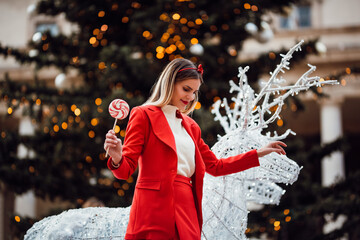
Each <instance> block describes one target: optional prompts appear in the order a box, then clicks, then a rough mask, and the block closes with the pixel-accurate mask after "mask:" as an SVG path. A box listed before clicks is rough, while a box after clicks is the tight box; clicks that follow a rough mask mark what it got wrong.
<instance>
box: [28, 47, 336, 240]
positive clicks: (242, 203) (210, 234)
mask: <svg viewBox="0 0 360 240" xmlns="http://www.w3.org/2000/svg"><path fill="white" fill-rule="evenodd" d="M302 43H303V41H301V42H299V43H298V44H296V45H295V46H294V47H292V48H291V49H290V50H289V52H288V53H287V54H286V55H281V56H282V60H281V63H280V64H279V65H278V66H277V68H276V69H275V71H274V72H273V73H270V75H271V77H270V79H269V81H268V82H267V83H266V84H265V85H264V86H263V87H262V89H261V91H260V93H259V94H255V93H254V90H253V89H252V88H251V87H250V85H249V84H248V82H247V78H246V75H245V73H246V71H247V70H248V67H246V68H244V69H243V68H241V67H240V68H239V75H238V77H239V85H236V84H235V83H234V82H233V81H230V86H231V88H230V93H232V92H237V96H236V98H232V101H233V102H234V107H233V108H230V107H229V105H228V103H227V100H226V99H224V100H223V102H222V103H221V101H217V102H216V103H215V104H214V107H213V110H212V113H213V114H215V116H216V117H215V120H218V121H220V124H221V125H222V127H223V128H224V130H225V135H224V136H222V137H219V139H218V141H217V143H216V144H215V145H214V146H213V147H212V151H213V152H214V153H215V154H216V155H217V157H219V158H222V157H229V156H234V155H237V154H240V153H243V152H246V151H249V150H251V149H258V148H260V147H262V146H264V145H266V144H268V143H269V142H270V141H274V140H281V139H285V138H286V137H287V136H288V135H289V134H290V133H291V134H295V133H294V132H292V131H291V130H287V131H286V132H285V133H284V134H283V135H281V136H278V134H277V133H276V132H274V136H270V133H269V132H268V133H267V134H266V135H263V134H262V133H261V132H262V131H263V130H264V129H266V128H267V127H268V124H270V123H271V122H273V121H274V120H275V119H277V118H279V114H280V111H281V109H282V106H283V104H284V99H285V98H287V97H288V96H290V95H293V94H298V92H299V91H301V90H308V89H309V88H310V87H312V86H318V87H319V86H321V85H322V84H336V83H337V81H335V80H331V81H320V78H319V77H309V75H310V74H311V73H312V72H314V71H315V69H316V67H314V66H311V65H309V67H310V69H309V70H308V71H307V72H306V73H305V74H303V75H302V76H301V77H300V78H299V79H298V81H297V82H296V83H295V84H294V85H291V86H281V84H283V83H284V82H285V79H283V78H278V74H279V73H280V72H284V69H289V64H290V62H289V60H290V59H291V58H292V54H293V53H294V52H295V51H298V50H301V48H300V46H301V44H302ZM284 91H285V93H283V92H284ZM280 93H283V94H280ZM271 96H273V100H271V101H272V102H269V101H270V99H271ZM261 99H263V101H262V103H261V106H260V100H261ZM275 106H276V111H275V112H274V113H273V114H272V116H270V117H269V118H268V119H266V117H265V114H267V113H269V114H271V112H270V108H272V107H275ZM221 107H224V108H225V112H226V115H225V116H222V115H221V114H220V108H221ZM299 172H300V167H299V166H298V165H297V164H296V163H295V162H294V161H292V160H291V159H289V158H288V157H286V156H284V155H279V154H276V153H271V154H269V155H266V156H265V157H262V158H261V159H260V166H259V167H256V168H252V169H249V170H246V171H244V172H240V173H235V174H231V175H227V176H224V177H212V176H210V175H208V174H206V175H205V180H204V198H203V214H204V216H203V217H204V225H203V230H202V238H203V239H208V240H210V239H211V240H217V239H246V236H245V230H246V228H247V214H248V210H247V208H246V202H247V201H253V202H256V203H260V204H278V203H279V201H280V198H281V196H282V195H283V194H284V192H285V191H284V190H283V189H282V188H280V187H279V186H278V185H276V183H285V184H292V183H293V182H295V181H296V180H297V177H298V174H299ZM129 209H130V207H127V208H86V209H73V210H68V211H65V212H63V213H61V214H59V215H56V216H51V217H47V218H45V219H43V220H41V221H39V222H37V223H35V224H34V226H33V227H32V228H30V229H29V230H28V232H27V234H26V236H25V240H30V239H31V240H34V239H35V240H36V239H124V236H125V231H126V226H127V223H128V218H129Z"/></svg>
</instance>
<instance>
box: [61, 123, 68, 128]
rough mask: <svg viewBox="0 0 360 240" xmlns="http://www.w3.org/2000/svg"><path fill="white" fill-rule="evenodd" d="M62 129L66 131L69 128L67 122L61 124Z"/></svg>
mask: <svg viewBox="0 0 360 240" xmlns="http://www.w3.org/2000/svg"><path fill="white" fill-rule="evenodd" d="M61 127H62V129H64V130H66V129H67V128H68V124H67V123H66V122H63V123H62V124H61Z"/></svg>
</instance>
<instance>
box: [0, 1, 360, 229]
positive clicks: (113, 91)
mask: <svg viewBox="0 0 360 240" xmlns="http://www.w3.org/2000/svg"><path fill="white" fill-rule="evenodd" d="M297 2H300V1H297V0H293V1H288V0H277V1H273V0H265V1H264V0H263V1H251V2H250V1H249V2H244V1H239V0H234V1H216V2H215V1H213V2H209V1H186V0H184V1H180V0H178V1H156V3H154V2H153V1H115V0H106V1H85V2H84V1H80V0H67V1H51V0H42V1H39V2H38V4H37V6H36V12H35V13H33V14H40V15H42V14H45V15H49V16H58V15H61V14H63V15H65V17H66V19H67V21H69V22H71V23H73V24H74V26H77V27H76V28H75V29H74V31H73V32H72V33H71V34H67V35H65V34H62V33H59V34H52V33H51V31H43V32H37V33H35V34H34V36H33V38H32V40H31V41H30V42H29V45H28V48H27V49H26V50H19V49H13V48H11V46H3V45H0V53H1V54H2V55H3V56H4V57H8V56H12V57H14V58H15V59H16V60H17V61H18V62H20V63H21V64H29V65H30V64H31V66H34V68H35V76H34V79H33V81H32V82H25V81H12V79H10V78H9V77H7V76H5V78H4V79H1V82H0V84H1V91H0V97H1V101H4V102H6V104H7V105H8V115H7V116H6V117H7V118H8V119H11V118H12V115H13V113H14V112H15V111H17V110H21V111H22V113H23V115H24V116H28V118H29V119H30V121H31V123H32V124H33V125H34V126H35V132H34V134H32V135H29V136H28V135H25V136H24V135H19V134H18V133H17V132H14V131H9V130H7V129H3V128H1V137H2V139H1V144H0V149H1V152H0V163H1V164H0V180H1V181H2V182H3V183H4V184H5V186H6V188H7V189H11V191H13V192H14V193H16V194H22V193H25V192H27V191H28V190H33V191H34V193H35V195H36V196H38V197H41V198H46V197H49V198H51V199H54V198H56V197H60V198H61V199H63V200H67V201H71V202H73V203H74V205H75V206H81V205H82V204H83V203H84V202H85V201H86V200H87V199H88V198H90V197H93V196H95V197H97V198H98V199H100V200H101V201H102V202H104V203H105V205H106V206H128V205H130V204H131V199H132V192H133V188H134V184H135V182H136V173H135V174H134V175H133V176H132V177H131V178H130V179H128V180H127V181H120V180H116V179H113V177H112V176H111V173H110V174H109V171H108V170H107V168H106V158H105V152H104V150H103V141H104V136H105V133H106V132H107V131H108V129H111V128H112V124H113V119H112V118H111V117H110V115H109V114H108V111H107V107H108V105H109V103H110V102H111V101H112V100H113V99H114V98H122V99H124V100H126V101H127V102H128V103H129V105H130V107H134V106H136V105H139V104H141V103H143V102H144V100H145V99H146V98H147V97H148V94H149V91H150V89H151V86H152V85H153V83H154V81H155V80H156V78H157V76H158V74H159V73H160V72H161V70H162V69H163V67H164V66H165V65H166V64H167V63H168V62H169V61H170V60H172V59H174V58H177V57H184V58H188V59H191V60H192V61H193V62H195V63H196V64H200V63H201V64H202V65H203V66H204V69H205V73H204V78H205V79H206V84H205V85H204V86H202V88H201V92H202V93H201V96H200V100H199V103H198V105H197V107H196V109H197V110H196V111H195V113H194V116H193V117H194V118H195V119H196V120H197V121H198V122H199V124H200V125H201V127H202V129H203V131H204V133H203V138H204V140H205V141H206V142H207V143H208V144H209V145H212V144H213V143H214V142H215V141H216V135H217V134H218V133H219V131H221V128H220V126H219V125H218V124H217V123H215V122H214V121H212V118H213V117H212V116H211V114H210V111H209V108H210V106H211V105H212V104H213V102H214V101H216V100H217V99H219V98H223V97H225V96H227V94H228V81H229V80H230V79H233V80H234V81H237V77H236V76H237V68H238V66H239V65H240V64H241V65H249V66H250V71H249V72H248V78H249V81H250V82H251V81H252V82H253V83H255V82H256V81H257V79H258V78H259V76H260V75H261V74H262V73H267V72H268V71H269V69H274V66H275V65H276V64H277V63H278V60H279V59H278V58H276V57H272V56H279V54H277V53H275V54H274V55H271V56H270V55H269V54H264V55H262V56H260V57H259V58H258V59H257V60H256V61H253V62H247V63H239V61H238V60H237V59H238V55H239V54H240V52H241V49H242V44H243V42H244V41H245V40H246V39H248V38H250V37H252V34H251V32H250V31H249V30H248V29H247V27H249V25H248V24H249V23H252V24H254V25H255V26H257V27H258V29H259V31H260V32H261V31H265V29H263V25H264V24H262V17H263V16H264V15H265V14H267V13H269V12H275V13H284V9H285V7H287V6H289V5H290V4H291V3H297ZM294 42H295V41H294ZM315 43H316V40H314V41H309V42H307V43H305V44H304V45H303V48H304V49H305V51H303V52H301V53H299V54H297V55H295V56H294V61H296V60H301V59H303V58H304V57H305V56H306V55H307V54H309V53H311V54H313V53H316V48H315ZM294 61H293V62H294ZM49 67H55V68H57V69H59V71H60V73H59V74H58V75H57V77H56V80H55V86H54V85H53V84H49V83H48V82H46V81H44V79H41V77H40V74H38V73H39V72H40V71H41V70H42V69H47V68H49ZM74 76H75V77H74ZM315 92H316V91H315ZM295 99H296V98H295ZM294 101H296V100H294ZM297 102H298V101H297ZM125 127H126V120H124V121H121V122H120V123H119V124H118V127H117V128H116V132H117V133H119V134H120V136H121V137H122V138H123V137H124V136H125V131H124V129H125ZM19 144H22V145H23V146H25V147H26V148H27V149H29V150H31V151H29V154H27V155H26V156H23V157H19V156H18V155H17V154H16V152H17V146H18V145H19ZM336 146H338V145H336ZM297 150H298V149H296V148H295V147H294V153H295V152H296V151H297ZM328 152H329V151H328ZM32 153H34V154H32ZM290 153H291V151H290ZM321 155H324V152H323V151H320V154H319V153H318V155H316V157H320V156H321ZM293 159H297V157H293ZM302 159H307V161H308V159H309V158H307V157H306V156H304V157H303V158H302ZM316 159H318V160H320V158H316ZM304 161H305V160H304ZM307 164H308V163H301V162H300V163H299V165H307ZM356 176H357V175H354V177H355V178H356ZM356 179H358V178H356ZM305 180H306V179H305ZM305 180H303V181H304V183H303V184H310V183H309V182H306V181H305ZM308 181H311V180H310V177H309V179H308ZM298 182H301V180H299V181H298ZM306 186H308V185H306ZM352 186H353V184H352ZM354 187H355V186H354ZM339 189H340V190H342V188H341V187H339ZM300 190H302V189H301V188H300ZM340 190H339V191H340ZM355 190H356V189H355ZM316 192H317V190H315V192H314V193H313V194H314V195H311V196H312V197H313V198H315V196H317V195H316ZM357 192H359V191H358V189H357ZM309 194H310V192H309ZM339 194H340V193H339ZM330 196H331V195H330V194H329V190H326V189H325V190H324V198H325V197H328V198H330ZM288 198H289V199H291V198H295V197H294V196H288ZM318 200H319V199H318ZM329 201H330V200H329ZM284 202H285V203H287V202H291V201H290V200H286V199H285V201H284ZM285 203H284V204H285ZM316 203H317V202H315V201H313V202H310V203H309V204H314V206H317V205H315V204H316ZM351 203H352V202H351ZM291 204H296V202H291ZM281 206H282V205H281ZM281 206H279V207H278V208H281ZM284 206H287V205H286V204H285V205H284ZM289 206H290V205H289ZM292 206H294V207H295V205H292ZM296 207H299V208H301V207H302V206H301V205H299V206H296ZM289 208H290V207H289ZM275 210H276V208H275ZM275 210H272V211H275ZM317 210H318V211H319V215H317V216H321V215H320V214H323V213H324V212H322V211H321V209H317ZM265 213H267V215H266V216H265V217H269V216H271V218H275V217H274V215H272V212H271V213H270V210H265V212H264V213H262V214H260V216H261V217H264V214H265ZM276 213H278V212H276ZM301 217H304V218H306V217H308V216H306V215H303V216H301ZM348 219H349V220H352V218H348ZM250 220H251V219H250ZM261 221H263V219H261ZM267 222H268V221H267ZM32 223H33V221H32V222H28V221H24V220H23V221H20V222H18V221H16V222H15V225H16V226H19V227H17V228H16V229H17V231H18V232H22V234H23V233H24V232H25V231H26V229H27V228H28V227H30V226H31V224H32ZM319 224H320V225H321V223H319ZM351 226H352V225H351ZM313 227H314V226H313ZM255 228H256V227H255ZM259 229H260V230H259V231H258V232H256V231H253V230H252V231H250V230H249V233H250V234H252V233H254V232H255V233H254V234H256V233H260V232H264V231H267V228H266V227H265V230H264V228H263V227H259ZM316 229H317V230H319V228H316ZM262 230H264V231H262ZM269 232H270V234H274V235H276V234H278V233H277V232H273V231H272V230H269ZM320 232H321V228H320ZM19 234H20V233H19Z"/></svg>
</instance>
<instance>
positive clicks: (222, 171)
mask: <svg viewBox="0 0 360 240" xmlns="http://www.w3.org/2000/svg"><path fill="white" fill-rule="evenodd" d="M196 131H197V132H198V134H197V136H198V140H197V144H198V147H199V150H200V154H201V156H202V159H203V161H204V164H205V170H206V172H208V173H209V174H211V175H213V176H222V175H227V174H232V173H237V172H240V171H244V170H246V169H249V168H252V167H257V166H260V163H259V157H258V155H257V151H256V150H255V149H254V150H251V151H248V152H245V153H242V154H239V155H236V156H233V157H228V158H221V159H218V158H217V157H216V156H215V154H214V153H213V152H212V151H211V149H210V148H209V146H208V145H207V144H206V143H205V142H204V140H203V139H202V138H201V130H200V127H199V126H198V125H197V124H196Z"/></svg>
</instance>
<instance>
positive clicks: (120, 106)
mask: <svg viewBox="0 0 360 240" xmlns="http://www.w3.org/2000/svg"><path fill="white" fill-rule="evenodd" d="M129 109H130V108H129V105H128V104H127V102H125V101H124V100H122V99H115V100H113V101H112V102H111V103H110V104H109V113H110V115H111V116H112V117H113V118H115V123H114V126H113V130H115V126H116V122H117V120H118V119H119V120H121V119H124V118H126V117H127V115H128V114H129ZM108 152H109V148H108V149H107V151H106V155H105V157H107V156H108Z"/></svg>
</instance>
